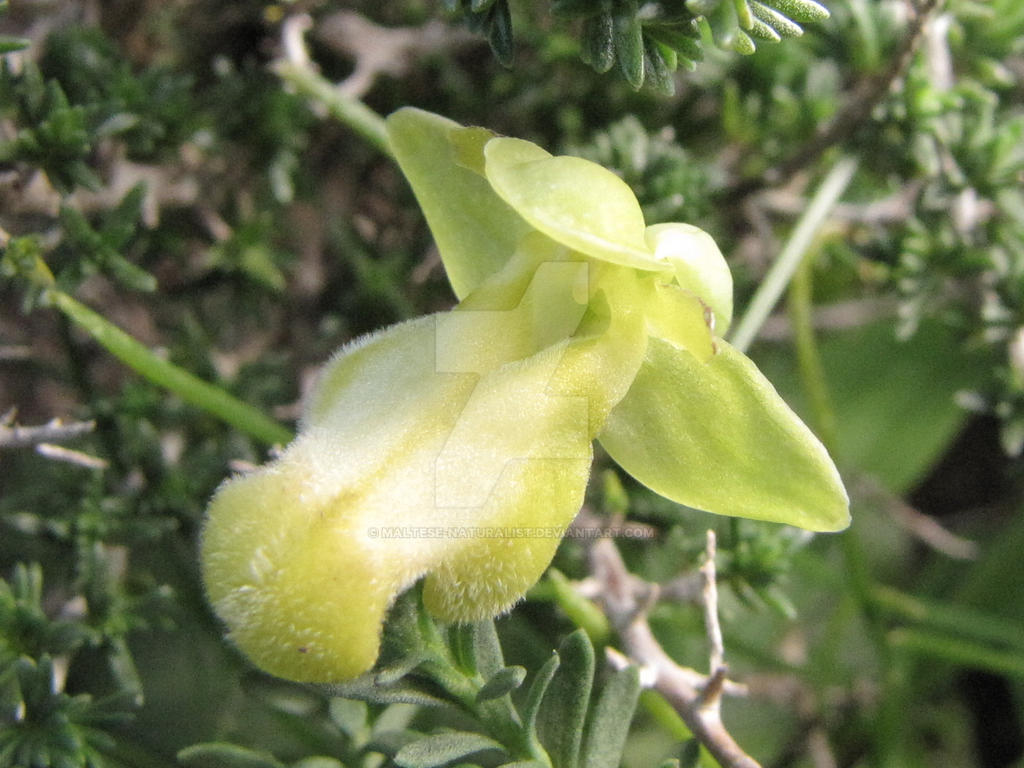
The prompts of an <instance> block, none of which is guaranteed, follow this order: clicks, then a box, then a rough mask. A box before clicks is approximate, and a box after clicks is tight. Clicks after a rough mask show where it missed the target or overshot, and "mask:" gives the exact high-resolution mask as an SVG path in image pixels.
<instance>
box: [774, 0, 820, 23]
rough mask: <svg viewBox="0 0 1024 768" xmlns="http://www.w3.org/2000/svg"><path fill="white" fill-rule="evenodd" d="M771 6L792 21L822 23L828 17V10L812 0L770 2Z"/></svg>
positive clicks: (775, 0) (776, 0)
mask: <svg viewBox="0 0 1024 768" xmlns="http://www.w3.org/2000/svg"><path fill="white" fill-rule="evenodd" d="M771 5H772V7H773V8H775V10H777V11H778V12H779V13H782V14H785V15H786V16H788V17H789V18H791V19H792V20H793V21H806V22H809V21H824V20H825V19H827V18H828V17H829V13H828V8H826V7H825V6H823V5H821V4H820V3H816V2H814V0H771Z"/></svg>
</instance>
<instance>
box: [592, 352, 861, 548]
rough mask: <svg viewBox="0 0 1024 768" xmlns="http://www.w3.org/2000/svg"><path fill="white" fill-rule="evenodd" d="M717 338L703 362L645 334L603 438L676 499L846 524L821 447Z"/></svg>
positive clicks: (798, 520)
mask: <svg viewBox="0 0 1024 768" xmlns="http://www.w3.org/2000/svg"><path fill="white" fill-rule="evenodd" d="M718 345H719V352H718V354H716V355H715V356H714V357H712V358H711V360H710V361H708V362H706V363H702V362H700V361H699V360H697V358H696V357H694V356H693V355H691V354H690V353H689V352H685V351H682V350H679V349H677V348H675V347H673V346H672V345H671V344H668V343H667V342H664V341H659V340H657V339H651V341H650V342H649V344H648V347H647V358H646V360H645V362H644V364H643V366H642V367H641V369H640V372H639V373H638V375H637V377H636V380H635V381H634V382H633V386H632V387H631V388H630V390H629V393H628V394H627V395H626V397H625V398H624V399H623V400H622V402H620V403H619V404H618V406H616V408H615V409H614V410H613V411H612V413H611V414H610V415H609V417H608V420H607V422H606V424H605V427H604V430H603V431H602V433H601V435H600V438H599V439H600V441H601V444H602V445H603V446H604V448H605V449H606V450H607V451H608V453H609V454H610V455H611V457H612V458H613V459H615V461H617V462H618V463H619V464H620V465H621V466H622V468H623V469H625V470H626V471H627V472H629V473H630V474H631V475H633V477H635V478H636V479H637V480H639V481H640V482H641V483H643V484H644V485H646V486H648V487H649V488H651V489H652V490H654V491H656V492H657V493H659V494H661V495H662V496H666V497H668V498H670V499H672V500H674V501H677V502H679V503H680V504H685V505H687V506H690V507H694V508H696V509H703V510H706V511H708V512H715V513H717V514H720V515H733V516H737V517H748V518H753V519H756V520H770V521H773V522H779V523H787V524H789V525H796V526H799V527H801V528H807V529H810V530H813V531H836V530H840V529H842V528H845V527H846V526H847V525H848V524H849V520H850V516H849V500H848V498H847V495H846V491H845V489H844V488H843V484H842V481H841V480H840V478H839V473H838V472H837V471H836V468H835V465H834V464H833V462H832V459H831V458H830V457H829V455H828V452H827V451H826V450H825V448H824V446H822V444H821V442H820V441H819V440H818V439H817V438H816V437H815V436H814V435H813V434H812V433H811V431H810V430H809V429H808V428H807V427H806V426H805V425H804V423H803V422H802V421H800V419H799V418H798V417H797V416H796V414H794V413H793V412H792V411H791V410H790V409H789V406H787V405H786V403H785V402H784V401H783V400H782V398H781V397H779V395H778V393H777V392H776V391H775V390H774V389H773V388H772V386H771V384H770V383H769V382H768V380H767V379H765V378H764V376H763V375H762V374H761V373H760V371H758V370H757V367H756V366H755V365H754V364H753V363H752V362H751V361H750V360H749V359H748V358H747V357H745V356H744V355H742V354H741V353H739V352H737V351H736V350H735V349H733V348H732V347H731V346H729V345H728V344H726V343H725V342H722V341H719V342H718Z"/></svg>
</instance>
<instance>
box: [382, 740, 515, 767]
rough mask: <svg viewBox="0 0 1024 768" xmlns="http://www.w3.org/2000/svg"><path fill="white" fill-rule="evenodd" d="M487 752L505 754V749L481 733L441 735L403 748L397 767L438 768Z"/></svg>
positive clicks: (397, 759) (396, 758)
mask: <svg viewBox="0 0 1024 768" xmlns="http://www.w3.org/2000/svg"><path fill="white" fill-rule="evenodd" d="M487 750H497V751H500V752H504V751H505V748H504V747H502V745H501V744H499V743H498V742H497V741H495V740H494V739H490V738H488V737H487V736H482V735H481V734H479V733H466V732H457V733H439V734H437V735H435V736H427V737H426V738H423V739H420V740H418V741H414V742H412V743H411V744H408V745H406V746H404V747H402V748H401V749H400V750H399V751H398V754H397V755H395V765H398V766H401V768H437V766H442V765H446V764H447V763H450V762H452V761H453V760H458V759H459V758H462V757H466V756H468V755H472V754H475V753H477V752H483V751H487Z"/></svg>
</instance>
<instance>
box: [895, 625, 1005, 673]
mask: <svg viewBox="0 0 1024 768" xmlns="http://www.w3.org/2000/svg"><path fill="white" fill-rule="evenodd" d="M889 640H890V642H892V644H893V646H895V647H896V648H900V649H903V650H907V651H910V652H912V653H914V654H917V655H920V656H929V657H931V658H937V659H942V660H944V661H948V662H950V663H951V664H955V665H956V666H960V667H976V668H978V669H986V670H988V671H990V672H994V673H995V674H997V675H1010V676H1013V677H1017V678H1024V656H1022V655H1021V654H1020V653H1017V652H1014V651H1002V650H998V649H995V648H990V647H988V646H984V645H979V644H977V643H972V642H970V641H967V640H964V639H963V638H959V637H942V636H940V635H936V634H933V633H931V632H922V631H920V630H917V629H894V630H893V631H892V632H890V633H889Z"/></svg>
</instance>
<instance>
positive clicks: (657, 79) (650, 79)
mask: <svg viewBox="0 0 1024 768" xmlns="http://www.w3.org/2000/svg"><path fill="white" fill-rule="evenodd" d="M670 55H671V58H672V66H669V64H668V62H667V61H666V60H665V57H664V56H663V55H662V52H661V50H660V49H659V47H658V44H657V43H656V42H655V41H653V40H651V39H649V38H645V39H644V72H645V82H646V83H647V85H648V86H649V87H650V88H651V90H653V91H654V92H655V93H659V94H661V95H662V96H671V95H672V94H674V93H675V92H676V83H675V80H674V79H673V78H672V71H673V69H675V64H676V61H675V55H674V53H671V49H670Z"/></svg>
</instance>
